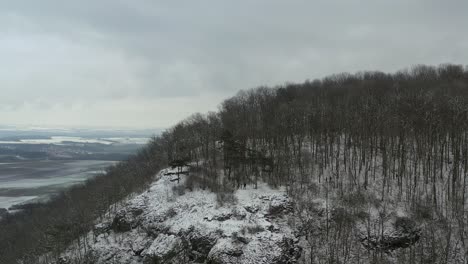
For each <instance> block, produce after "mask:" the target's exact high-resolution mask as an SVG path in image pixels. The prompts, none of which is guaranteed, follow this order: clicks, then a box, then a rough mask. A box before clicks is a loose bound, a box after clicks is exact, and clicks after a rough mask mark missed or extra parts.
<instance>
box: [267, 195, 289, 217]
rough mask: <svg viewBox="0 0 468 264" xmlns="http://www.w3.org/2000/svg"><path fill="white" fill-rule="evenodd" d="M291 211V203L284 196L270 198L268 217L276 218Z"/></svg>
mask: <svg viewBox="0 0 468 264" xmlns="http://www.w3.org/2000/svg"><path fill="white" fill-rule="evenodd" d="M292 211H293V206H292V203H291V202H290V201H289V199H288V198H287V197H286V196H284V195H278V196H272V197H271V198H270V205H269V209H268V216H269V217H276V216H278V215H282V214H286V213H289V212H292Z"/></svg>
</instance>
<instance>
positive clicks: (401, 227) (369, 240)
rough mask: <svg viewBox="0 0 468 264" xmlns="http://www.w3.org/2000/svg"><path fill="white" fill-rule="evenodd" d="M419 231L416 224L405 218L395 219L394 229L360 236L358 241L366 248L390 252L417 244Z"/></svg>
mask: <svg viewBox="0 0 468 264" xmlns="http://www.w3.org/2000/svg"><path fill="white" fill-rule="evenodd" d="M420 236H421V229H420V228H419V227H417V226H416V223H415V222H414V221H413V220H411V219H409V218H407V217H397V218H396V220H395V223H394V229H393V230H390V231H387V232H385V233H384V234H383V235H378V234H371V235H370V236H369V235H366V234H361V235H360V239H361V242H362V243H363V245H364V246H365V247H366V248H369V249H374V250H383V251H392V250H396V249H399V248H407V247H409V246H411V245H413V244H415V243H416V242H418V240H419V238H420Z"/></svg>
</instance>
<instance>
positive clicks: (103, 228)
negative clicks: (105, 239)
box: [93, 222, 112, 236]
mask: <svg viewBox="0 0 468 264" xmlns="http://www.w3.org/2000/svg"><path fill="white" fill-rule="evenodd" d="M111 228H112V223H109V222H103V223H99V224H97V225H95V226H94V229H93V233H94V236H98V235H100V234H104V233H108V232H109V231H110V230H111Z"/></svg>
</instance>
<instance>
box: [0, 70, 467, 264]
mask: <svg viewBox="0 0 468 264" xmlns="http://www.w3.org/2000/svg"><path fill="white" fill-rule="evenodd" d="M155 118H157V116H155ZM467 132H468V69H467V68H464V67H463V66H460V65H448V64H447V65H441V66H438V67H433V66H415V67H412V68H410V69H408V70H403V71H399V72H396V73H392V74H389V73H383V72H360V73H356V74H347V73H343V74H337V75H332V76H329V77H325V78H323V79H320V80H314V81H306V82H304V83H300V84H293V83H291V84H285V85H281V86H277V87H273V88H268V87H259V88H255V89H251V90H244V91H240V92H239V93H238V94H237V95H236V96H234V97H232V98H230V99H227V100H225V101H224V102H222V103H221V104H220V107H219V111H217V112H210V113H207V114H194V115H192V116H190V117H188V118H187V119H185V120H183V121H181V122H180V123H178V124H177V125H175V126H173V127H172V128H170V129H168V130H167V131H165V132H163V133H162V134H161V135H159V136H156V137H154V138H153V139H152V141H151V142H150V143H149V144H148V145H147V146H146V147H145V148H144V149H142V150H141V151H140V152H139V153H138V154H137V155H136V156H135V157H132V158H130V159H129V160H128V161H125V162H122V163H119V164H118V165H116V166H114V167H112V168H110V169H109V170H108V172H107V173H106V174H105V175H102V176H99V177H96V178H95V179H92V180H89V181H88V182H87V183H86V184H85V185H84V186H77V187H73V188H72V189H70V190H67V191H65V192H64V193H63V194H61V195H60V196H59V197H57V198H56V199H54V200H53V201H52V202H50V203H48V204H46V205H43V206H34V207H31V208H30V209H27V210H25V211H23V212H22V213H18V214H15V215H11V216H9V217H7V218H5V219H3V220H2V222H1V223H0V263H14V261H15V259H22V260H24V263H36V262H35V261H36V259H37V257H38V256H41V255H43V254H44V253H46V252H53V254H51V258H53V257H55V256H58V254H59V253H60V252H62V251H63V249H64V248H65V247H67V246H68V245H69V244H70V243H72V242H73V241H75V240H76V239H77V238H79V237H80V235H83V234H85V233H87V232H88V231H90V230H92V228H93V224H94V221H95V220H96V219H99V218H100V217H102V216H103V215H104V214H106V213H107V214H111V213H112V210H108V208H109V206H116V203H117V204H118V202H119V201H121V200H122V199H124V198H125V197H127V196H128V195H131V194H133V193H137V192H141V191H142V190H144V189H145V188H146V186H148V184H149V183H150V182H151V181H152V180H153V176H154V174H155V173H156V172H157V171H158V170H160V169H161V168H163V167H165V166H167V165H168V164H169V163H172V164H176V163H177V162H179V163H181V164H184V163H190V164H193V166H197V167H199V168H202V170H203V172H204V173H203V174H201V175H202V177H201V178H200V179H199V181H200V185H201V186H202V188H209V189H211V190H213V191H215V192H217V193H223V192H229V191H232V190H233V189H236V188H243V187H245V186H246V185H249V186H256V184H257V183H258V182H259V181H265V182H267V183H269V184H271V185H272V186H286V187H287V189H288V192H289V194H290V195H291V196H292V197H293V198H294V200H295V209H296V212H297V215H298V218H299V219H300V221H302V226H303V227H302V229H301V232H303V234H304V236H305V238H306V240H307V242H308V243H309V247H310V248H309V249H308V250H309V252H310V254H309V255H308V256H309V258H310V259H309V263H347V261H348V262H349V263H358V262H359V261H360V260H361V259H367V260H369V261H371V262H373V263H385V261H386V260H387V259H388V252H385V249H386V248H388V245H387V244H388V243H387V242H385V243H386V244H385V243H384V244H383V242H382V241H384V239H383V237H384V222H385V221H386V220H385V219H386V217H388V214H389V212H390V211H391V210H390V208H396V207H402V208H404V209H405V210H406V211H407V212H409V214H408V215H407V217H405V218H404V221H408V222H411V223H413V222H414V223H417V225H418V226H419V227H421V230H422V231H421V233H418V235H417V243H415V244H414V245H413V244H412V245H411V246H409V247H406V248H405V249H403V251H401V252H399V256H398V260H399V263H464V262H466V261H467V260H468V245H467V244H466V243H468V241H467V239H468V230H466V229H467V228H468V212H467V211H466V210H467V209H466V201H467V197H466V191H467V186H466V185H467V182H466V180H467V177H468V175H467V174H468V142H467V141H468V133H467ZM174 162H175V163H174ZM195 164H196V165H195ZM316 197H322V198H325V199H326V201H327V205H328V201H330V204H333V206H334V208H331V209H330V213H329V211H328V210H329V208H328V207H327V209H326V210H327V211H326V212H325V216H326V217H325V218H326V219H325V222H323V223H322V222H318V221H317V220H314V218H313V217H311V216H313V214H314V213H315V211H314V210H315V209H316V207H315V205H314V203H313V202H312V200H313V199H312V198H316ZM371 207H372V208H377V209H378V212H379V217H380V218H379V219H380V220H379V221H380V222H379V223H380V225H371V222H370V220H369V219H370V216H369V215H368V214H369V211H370V209H369V208H371ZM332 209H333V210H332ZM338 209H339V210H338ZM337 212H338V213H337ZM366 214H367V215H366ZM329 215H330V217H329ZM359 221H361V222H364V223H368V230H367V232H368V235H367V236H366V237H365V238H363V240H367V241H370V240H371V238H372V237H373V236H376V235H374V234H380V235H379V236H380V238H376V240H375V241H374V242H372V243H370V242H368V243H367V244H366V245H367V249H368V250H362V248H361V245H360V243H356V242H355V241H356V239H355V237H356V235H357V230H356V227H355V225H354V223H356V222H359ZM366 221H367V222H366ZM402 221H403V220H402ZM405 223H406V222H405ZM400 224H401V223H400ZM372 239H373V238H372ZM414 240H416V239H414ZM361 242H362V241H361ZM412 242H415V241H412ZM356 261H358V262H356ZM364 263H365V262H364Z"/></svg>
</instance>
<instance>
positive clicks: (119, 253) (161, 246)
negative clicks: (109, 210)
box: [65, 169, 301, 263]
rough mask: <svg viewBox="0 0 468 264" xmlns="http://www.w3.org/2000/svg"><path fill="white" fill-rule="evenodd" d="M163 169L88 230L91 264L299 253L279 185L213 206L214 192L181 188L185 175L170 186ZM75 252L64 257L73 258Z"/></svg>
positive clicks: (257, 259)
mask: <svg viewBox="0 0 468 264" xmlns="http://www.w3.org/2000/svg"><path fill="white" fill-rule="evenodd" d="M168 172H171V171H170V170H169V169H167V170H163V171H161V173H160V174H159V176H158V180H157V181H155V182H154V183H153V184H152V186H151V187H150V188H149V190H148V191H146V192H145V193H143V194H141V195H138V196H136V197H134V198H133V199H130V200H129V201H128V202H127V203H126V205H125V206H124V207H123V208H122V209H121V210H120V211H119V212H118V213H117V214H116V216H115V217H113V218H111V219H108V220H107V221H102V222H100V223H98V224H97V225H96V229H95V232H94V236H92V235H91V234H90V237H93V238H90V240H92V242H91V244H92V245H91V248H90V250H88V252H89V253H88V255H93V256H94V257H95V258H96V259H95V261H97V263H143V262H145V263H146V262H147V261H156V262H154V263H160V262H157V261H167V260H170V261H175V263H199V262H201V263H202V262H204V261H207V260H209V261H212V263H285V262H284V261H286V260H292V259H295V258H297V257H298V256H299V255H300V252H301V250H300V248H299V247H298V246H297V243H298V239H296V237H295V231H294V230H293V229H292V228H291V227H290V226H289V225H288V220H289V217H290V216H291V210H292V206H291V205H290V201H289V198H288V197H287V195H286V193H285V190H284V189H283V188H280V189H272V188H270V187H269V186H267V185H266V184H259V186H258V188H257V189H253V188H250V187H248V188H247V189H242V190H237V191H235V192H234V193H233V194H232V197H231V199H230V202H225V203H223V204H220V203H219V202H218V199H217V194H216V193H213V192H211V191H208V190H200V189H195V190H193V191H190V190H188V189H184V188H183V186H184V184H185V180H186V176H181V181H180V183H177V181H173V180H174V178H176V177H177V176H175V175H165V174H167V173H168ZM181 186H182V187H181ZM76 249H77V248H76V247H72V248H71V249H70V250H69V251H68V252H67V253H66V254H65V255H66V256H67V257H71V258H77V257H78V256H79V253H78V251H77V250H76ZM151 263H153V262H151ZM170 263H172V262H170Z"/></svg>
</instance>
